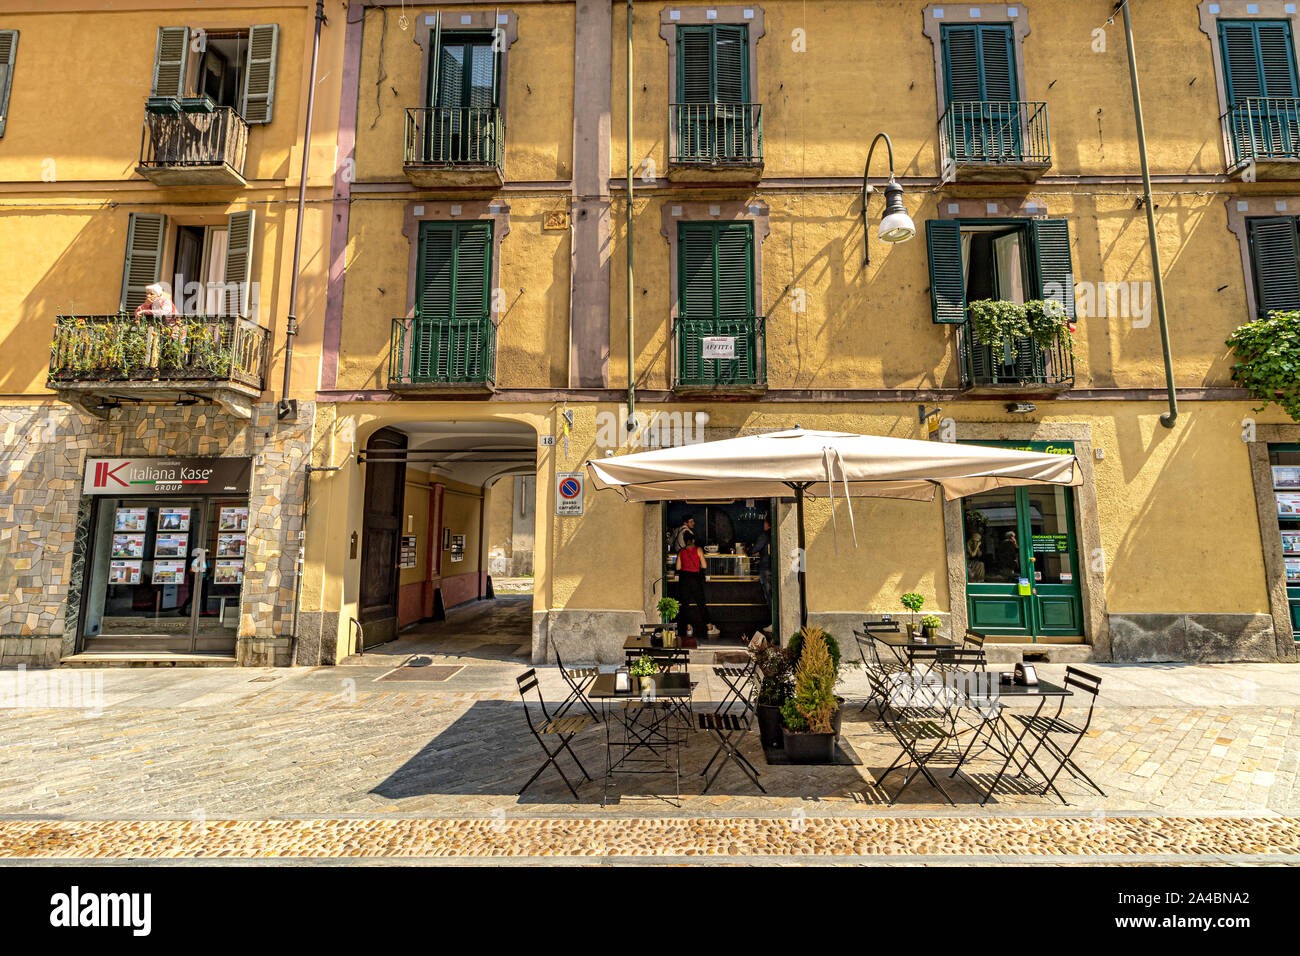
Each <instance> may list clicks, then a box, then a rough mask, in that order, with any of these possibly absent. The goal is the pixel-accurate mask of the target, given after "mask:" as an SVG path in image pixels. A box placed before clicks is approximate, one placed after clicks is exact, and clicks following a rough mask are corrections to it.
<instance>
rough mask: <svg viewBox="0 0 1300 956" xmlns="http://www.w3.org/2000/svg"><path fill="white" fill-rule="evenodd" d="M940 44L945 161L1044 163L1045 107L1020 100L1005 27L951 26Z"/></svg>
mask: <svg viewBox="0 0 1300 956" xmlns="http://www.w3.org/2000/svg"><path fill="white" fill-rule="evenodd" d="M940 38H941V39H940V42H941V45H942V50H943V88H944V100H945V102H946V104H947V110H946V112H945V114H944V118H943V123H942V124H941V129H942V133H943V136H944V139H945V144H944V145H945V148H946V155H947V156H948V157H949V158H951V159H952V160H953V161H955V162H959V163H960V162H980V163H986V162H1002V163H1007V162H1010V163H1046V162H1050V159H1051V145H1050V142H1049V140H1048V131H1047V105H1046V104H1045V103H1028V102H1022V101H1021V100H1020V83H1019V78H1018V77H1017V75H1016V48H1015V42H1016V40H1015V31H1014V30H1013V29H1012V26H1011V24H1009V23H975V24H954V25H951V26H944V27H943V28H942V29H941V31H940Z"/></svg>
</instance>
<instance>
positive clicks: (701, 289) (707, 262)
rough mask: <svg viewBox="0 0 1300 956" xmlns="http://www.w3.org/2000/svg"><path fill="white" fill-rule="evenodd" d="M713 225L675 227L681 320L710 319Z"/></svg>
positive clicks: (712, 303)
mask: <svg viewBox="0 0 1300 956" xmlns="http://www.w3.org/2000/svg"><path fill="white" fill-rule="evenodd" d="M715 244H716V235H715V233H714V231H713V228H712V223H707V222H683V223H679V224H678V227H677V261H678V269H677V289H678V291H677V302H678V307H677V314H678V316H679V317H680V318H683V319H712V318H713V317H714V314H715V313H714V305H715V304H716V301H717V299H716V295H715V290H716V285H715V281H716V275H715V271H714V261H715V260H714V252H715Z"/></svg>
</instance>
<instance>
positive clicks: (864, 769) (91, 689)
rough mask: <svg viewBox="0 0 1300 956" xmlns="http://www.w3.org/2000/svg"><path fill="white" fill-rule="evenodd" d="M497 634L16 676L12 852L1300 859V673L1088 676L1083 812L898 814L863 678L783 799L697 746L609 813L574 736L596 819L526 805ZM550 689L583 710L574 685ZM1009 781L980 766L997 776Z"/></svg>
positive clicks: (531, 759)
mask: <svg viewBox="0 0 1300 956" xmlns="http://www.w3.org/2000/svg"><path fill="white" fill-rule="evenodd" d="M505 600H507V601H508V600H510V599H505ZM523 600H524V601H526V600H527V599H523ZM474 620H475V618H474V617H472V616H465V617H462V619H461V620H460V622H459V624H458V626H456V627H454V628H450V627H449V628H448V629H447V630H445V631H442V632H439V631H437V630H436V629H434V630H428V631H425V632H424V633H421V634H419V635H417V636H415V637H414V638H411V639H408V640H404V641H400V642H396V643H395V644H393V645H389V646H387V647H386V648H384V649H382V651H381V652H379V653H367V654H366V655H365V657H364V658H359V659H352V660H350V661H349V662H348V664H347V665H346V666H342V667H337V668H319V669H294V670H287V669H278V670H274V669H250V668H239V669H234V668H231V669H211V670H205V669H192V670H184V669H170V668H169V669H163V670H135V669H106V670H100V671H84V670H75V671H74V670H67V669H65V670H59V671H43V672H27V673H16V672H13V671H7V672H0V704H4V705H8V706H0V740H2V741H3V743H4V745H3V749H0V857H10V858H24V857H29V858H31V857H39V858H43V859H50V858H79V857H94V858H113V857H117V858H122V857H150V856H157V857H167V858H183V857H194V856H203V857H215V858H227V857H229V858H265V857H279V858H284V857H295V858H326V857H335V856H337V857H355V858H378V859H383V858H389V857H392V858H397V857H401V858H423V857H429V858H437V859H444V858H457V857H475V858H476V857H485V856H497V855H512V856H521V857H525V858H531V857H553V858H566V857H572V858H574V859H590V858H592V857H596V858H621V857H629V858H630V857H636V856H638V855H641V854H647V853H648V854H653V855H656V856H658V857H660V858H675V857H677V856H681V857H690V856H693V855H697V854H698V855H704V856H709V857H718V856H723V855H725V856H729V857H738V858H748V857H754V858H766V857H769V856H785V855H793V856H800V855H807V854H810V853H814V852H816V853H826V854H844V855H847V856H846V859H851V858H855V857H857V856H863V857H874V856H881V855H884V856H889V857H891V858H896V859H900V860H910V859H912V858H913V857H915V858H916V859H921V860H927V859H928V860H933V859H937V858H939V857H943V856H948V855H969V854H974V855H978V856H984V857H988V858H992V856H994V855H996V856H997V857H998V858H1008V859H1009V858H1018V857H1020V856H1025V857H1032V856H1042V855H1048V856H1051V857H1053V859H1056V860H1058V861H1066V860H1072V859H1074V858H1075V857H1077V858H1078V859H1079V860H1082V861H1089V860H1091V861H1097V860H1104V859H1110V858H1112V857H1116V858H1124V857H1126V856H1129V857H1131V858H1134V859H1136V858H1138V857H1141V858H1142V859H1143V860H1146V861H1151V860H1153V859H1158V860H1159V861H1166V858H1167V857H1168V858H1169V859H1177V858H1180V856H1179V855H1180V854H1181V855H1182V856H1181V858H1186V856H1187V855H1195V856H1197V857H1198V858H1202V859H1204V858H1215V859H1219V858H1222V859H1225V860H1247V859H1250V860H1259V859H1262V860H1265V861H1268V860H1284V861H1291V862H1295V861H1300V842H1298V841H1300V837H1298V836H1297V834H1298V833H1300V786H1298V785H1297V771H1298V769H1300V668H1296V667H1288V666H1286V665H1262V664H1255V665H1250V664H1246V665H1217V666H1205V667H1186V666H1180V667H1167V666H1163V667H1162V666H1116V665H1088V668H1089V669H1090V670H1092V671H1093V672H1095V673H1097V674H1099V675H1100V676H1101V677H1102V679H1103V685H1102V698H1101V704H1100V705H1099V707H1098V709H1097V713H1096V716H1095V717H1094V720H1093V725H1092V729H1091V732H1090V734H1089V737H1088V738H1087V739H1085V741H1084V743H1083V744H1082V745H1081V748H1080V753H1079V762H1080V765H1081V766H1082V767H1083V768H1084V770H1086V772H1087V773H1088V774H1090V775H1091V776H1092V777H1093V779H1095V780H1096V781H1097V782H1098V783H1099V784H1100V785H1101V786H1102V788H1103V789H1105V791H1106V792H1107V794H1108V795H1107V796H1106V797H1101V796H1098V795H1096V794H1091V793H1090V792H1089V791H1088V790H1087V789H1086V788H1085V787H1084V786H1082V785H1081V784H1079V783H1078V782H1076V781H1074V780H1070V779H1068V778H1063V782H1061V790H1062V793H1063V794H1064V795H1065V797H1066V798H1067V799H1068V801H1069V806H1068V807H1066V806H1062V805H1061V803H1060V802H1059V801H1056V800H1054V799H1047V798H1044V797H1043V796H1041V795H1039V794H1037V793H1035V792H1033V789H1032V788H1031V787H1030V786H1029V785H1028V784H1029V781H1027V780H1020V779H1018V778H1016V779H1012V780H1009V781H1008V782H1007V786H1006V787H1004V788H1002V789H1000V790H999V792H998V793H997V794H996V795H995V796H994V797H993V799H992V800H990V801H989V803H988V805H987V806H986V807H981V806H980V805H979V795H978V794H977V792H976V791H975V789H974V788H973V787H971V786H970V784H969V782H966V781H963V779H962V778H961V777H958V778H957V779H955V780H949V778H947V777H946V776H944V777H942V778H941V779H942V780H943V782H944V783H945V786H948V787H949V789H950V792H951V794H952V797H953V800H954V801H955V803H956V804H957V807H956V808H955V809H953V808H949V807H948V806H947V805H946V804H945V803H944V802H943V801H942V798H941V797H940V796H939V794H938V793H937V792H936V791H934V790H933V789H931V788H929V787H928V786H925V785H922V784H920V783H914V784H913V785H912V786H911V787H910V788H909V789H908V790H907V791H906V792H905V793H904V794H903V795H902V797H901V799H899V801H898V803H897V805H896V806H894V807H890V806H889V803H888V795H887V794H886V793H885V792H884V791H882V790H881V789H880V788H879V787H878V786H876V785H875V783H874V781H873V775H878V774H879V773H880V772H881V771H882V770H883V769H884V768H885V767H886V766H888V765H889V764H890V762H891V761H892V760H893V759H894V756H895V753H896V751H895V750H894V749H893V747H891V746H890V741H891V738H889V737H888V735H887V734H885V733H884V732H883V730H882V728H881V727H880V725H879V724H878V723H877V722H876V721H875V720H874V719H873V714H872V712H871V711H870V710H868V711H867V712H866V713H860V712H859V708H858V706H857V705H856V704H854V703H853V701H854V699H855V698H857V699H859V700H860V699H861V696H862V693H863V691H864V690H865V686H864V684H863V681H862V678H861V676H860V675H851V676H850V677H849V678H848V679H847V680H846V682H845V684H844V685H843V687H842V689H841V692H842V693H843V694H844V696H845V697H846V698H848V700H849V703H848V705H847V706H846V708H845V717H844V728H843V736H844V740H845V741H846V743H847V745H848V750H849V751H851V752H852V753H853V754H854V755H855V756H856V758H857V759H858V760H859V761H860V763H858V764H856V765H849V766H833V767H789V766H785V767H782V766H767V765H766V764H765V763H764V762H763V757H762V753H761V749H760V748H759V746H758V741H757V739H756V738H755V737H754V736H753V735H751V736H750V737H749V738H748V739H746V740H745V742H744V744H743V750H744V752H745V753H746V754H748V756H749V757H750V759H751V760H752V761H754V763H755V764H756V765H757V766H758V767H759V769H760V771H761V772H762V778H761V779H762V782H763V784H764V786H765V787H766V788H767V791H768V792H767V794H766V795H763V794H759V793H758V791H757V790H756V789H755V788H754V787H753V786H752V785H751V784H750V783H749V782H748V781H747V780H746V779H745V778H744V777H742V776H741V774H740V773H739V772H738V771H736V770H735V769H734V768H732V767H727V768H726V769H724V770H723V771H722V774H721V775H720V776H719V777H718V779H717V781H716V783H715V784H714V787H713V789H712V790H710V792H709V793H708V794H701V787H702V781H701V778H700V776H699V771H700V769H701V768H702V767H703V766H704V764H705V763H706V762H707V760H708V758H709V757H710V756H711V755H712V753H713V750H714V745H713V744H712V743H711V742H710V739H709V738H707V737H706V736H703V735H699V734H696V735H693V737H692V739H691V741H690V743H689V745H688V746H686V747H685V748H683V750H682V762H681V798H680V805H677V803H678V801H677V800H676V799H675V798H674V796H673V794H674V789H675V777H674V775H673V774H672V773H667V774H654V775H646V776H637V777H630V776H628V777H622V776H620V777H616V778H615V782H614V784H613V785H612V786H611V788H610V791H609V801H608V806H606V807H604V808H602V807H601V797H602V787H601V779H600V777H601V774H602V772H603V770H604V766H605V746H604V743H605V737H604V731H603V729H602V728H600V727H593V728H591V729H589V730H587V731H586V732H584V733H583V734H582V735H580V736H579V737H578V738H576V739H575V741H574V745H575V746H574V749H575V750H576V752H577V754H578V757H579V758H580V759H581V760H582V762H583V763H584V765H585V766H586V767H587V769H588V770H589V771H590V772H591V774H592V776H593V777H596V780H595V781H593V782H584V783H583V784H582V786H581V787H580V788H579V791H578V793H579V799H578V800H576V801H575V800H574V799H573V798H572V797H571V795H570V794H569V792H568V790H567V789H566V788H565V786H564V784H563V783H562V782H561V781H560V780H559V778H558V777H557V776H556V775H555V774H554V773H553V772H552V771H550V770H548V771H547V772H546V773H544V774H543V776H542V777H541V778H539V779H538V781H537V782H536V783H535V784H533V786H532V787H531V788H530V789H529V790H528V791H527V792H526V793H525V794H524V795H523V796H522V797H520V796H518V795H517V791H518V789H519V787H520V786H521V785H522V784H523V782H524V781H525V780H526V779H527V778H528V776H529V775H530V774H531V773H532V771H533V770H534V769H536V767H537V766H539V765H540V764H541V762H542V760H543V754H542V752H541V750H540V748H539V747H538V746H537V742H536V741H535V740H534V739H533V738H532V737H531V736H530V735H529V734H528V732H527V728H526V726H525V724H524V721H523V719H522V715H521V710H520V703H519V698H518V695H517V693H516V692H515V689H514V677H515V676H516V675H517V674H518V673H519V672H520V671H521V670H522V669H523V668H524V667H526V666H527V664H526V662H524V661H523V660H522V658H521V657H520V654H521V648H522V646H523V644H524V639H523V638H521V637H520V636H519V635H518V633H516V634H514V635H507V636H506V637H505V638H504V639H502V638H501V637H498V636H496V634H495V633H494V632H493V633H478V632H476V631H475V628H474V627H473V626H472V625H473V621H474ZM482 620H490V621H492V622H493V627H497V626H499V624H500V613H499V611H498V612H497V613H495V614H493V615H488V616H486V617H484V618H482ZM450 634H454V635H455V636H454V637H453V636H447V635H450ZM411 659H415V660H418V661H420V662H428V663H431V664H435V665H446V666H448V667H450V668H458V669H457V670H455V671H454V673H453V674H452V676H450V677H449V678H448V679H447V680H445V681H442V682H434V681H427V680H419V679H416V680H407V679H402V680H396V679H394V678H407V677H412V676H419V675H418V674H416V672H418V671H423V670H424V669H423V668H403V669H401V670H395V669H396V668H397V667H398V665H400V664H402V663H403V662H404V661H407V660H411ZM1040 671H1041V672H1042V673H1043V674H1044V676H1046V677H1047V678H1048V679H1051V678H1052V677H1053V676H1054V675H1055V671H1056V669H1055V668H1053V667H1051V666H1050V665H1049V666H1043V667H1040ZM539 674H540V675H541V678H542V687H543V690H544V691H545V693H546V696H547V699H548V700H553V699H558V698H561V697H562V696H563V694H562V691H563V684H562V682H561V680H560V677H559V675H558V674H557V673H556V672H555V671H554V669H553V668H541V669H539ZM693 674H694V676H695V677H696V679H698V681H699V686H698V687H697V689H696V699H697V701H704V700H716V699H718V697H719V696H720V693H721V690H722V688H721V686H720V685H719V684H718V682H717V679H716V678H715V677H714V676H713V674H712V673H711V670H710V669H709V667H708V666H707V665H706V664H703V663H701V664H700V665H698V666H695V667H694V668H693ZM72 682H77V683H76V684H75V685H74V684H73V683H72ZM97 687H98V693H96V688H97ZM74 688H75V689H79V690H80V691H82V692H83V696H82V697H81V698H80V699H77V700H73V699H72V698H71V697H70V689H74ZM20 691H21V693H19V692H20ZM59 694H62V697H61V698H60V697H59ZM60 702H61V703H63V704H69V703H76V704H78V706H50V705H51V704H53V703H60ZM15 704H17V705H18V706H14V705H15ZM1072 712H1073V715H1074V716H1082V713H1083V712H1082V711H1078V710H1074V709H1068V710H1067V715H1069V714H1071V713H1072ZM562 759H565V760H567V758H562ZM568 766H569V765H568V764H566V768H567V767H568ZM995 769H996V765H995V764H994V763H993V761H992V760H989V759H987V758H981V759H980V760H978V761H976V762H975V764H973V776H974V777H975V779H976V780H977V781H980V782H983V781H986V780H987V779H989V775H990V774H991V773H992V772H993V771H994V770H995ZM898 779H899V777H898V775H895V776H893V777H891V778H890V779H889V780H888V781H887V784H888V785H889V788H890V793H892V792H893V788H894V787H896V786H897V782H898Z"/></svg>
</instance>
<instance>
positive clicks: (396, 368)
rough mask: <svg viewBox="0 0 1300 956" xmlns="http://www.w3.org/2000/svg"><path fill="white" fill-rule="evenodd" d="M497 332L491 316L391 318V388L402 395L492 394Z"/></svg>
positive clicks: (494, 377)
mask: <svg viewBox="0 0 1300 956" xmlns="http://www.w3.org/2000/svg"><path fill="white" fill-rule="evenodd" d="M496 351H497V327H496V323H495V322H493V321H492V315H491V313H488V312H484V313H482V314H480V315H476V316H470V317H468V318H466V317H459V316H457V317H437V318H430V317H424V316H414V317H409V316H408V317H406V318H400V319H393V331H392V337H391V339H390V342H389V350H388V387H389V388H390V389H392V390H393V391H398V392H402V391H405V392H440V391H441V392H490V391H492V390H493V389H494V388H495V386H496Z"/></svg>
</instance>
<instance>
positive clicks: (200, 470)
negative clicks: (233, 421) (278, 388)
mask: <svg viewBox="0 0 1300 956" xmlns="http://www.w3.org/2000/svg"><path fill="white" fill-rule="evenodd" d="M251 472H252V459H250V458H89V459H87V460H86V474H85V478H84V480H83V482H82V486H81V493H82V494H84V495H112V496H114V497H122V496H124V495H167V494H190V495H221V494H236V495H240V494H248V483H249V475H250V473H251Z"/></svg>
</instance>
